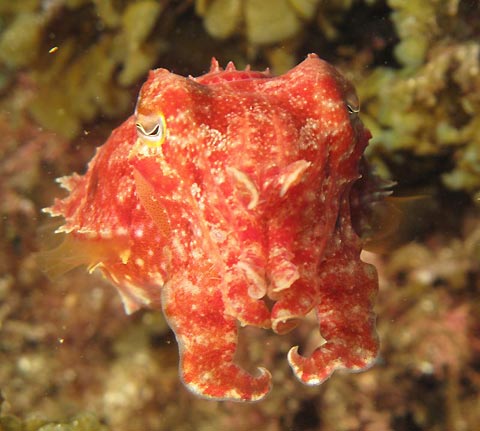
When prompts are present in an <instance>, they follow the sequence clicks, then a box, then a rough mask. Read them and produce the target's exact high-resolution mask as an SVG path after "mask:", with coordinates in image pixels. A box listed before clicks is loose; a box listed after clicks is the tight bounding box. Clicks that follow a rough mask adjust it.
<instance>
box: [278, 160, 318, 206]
mask: <svg viewBox="0 0 480 431" xmlns="http://www.w3.org/2000/svg"><path fill="white" fill-rule="evenodd" d="M311 164H312V163H311V162H307V161H306V160H297V161H296V162H294V163H291V164H290V165H288V166H287V167H286V168H285V172H284V173H283V174H282V175H280V178H279V179H278V182H279V183H280V185H281V186H282V187H281V189H280V197H283V196H285V194H286V193H287V191H288V189H290V187H292V186H294V185H295V184H298V183H299V182H300V181H301V180H302V178H303V174H304V173H305V171H306V170H307V169H308V168H309V167H310V166H311Z"/></svg>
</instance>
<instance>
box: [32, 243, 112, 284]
mask: <svg viewBox="0 0 480 431" xmlns="http://www.w3.org/2000/svg"><path fill="white" fill-rule="evenodd" d="M61 235H63V237H64V238H63V241H62V242H61V243H60V245H58V246H57V247H55V248H53V249H51V250H44V251H40V252H38V253H37V254H36V255H35V258H36V261H37V263H38V265H39V267H40V269H41V270H42V271H43V272H45V274H46V275H47V276H48V277H49V278H51V279H56V278H58V277H60V276H61V275H63V274H65V273H67V272H69V271H71V270H73V269H75V268H77V267H79V266H87V267H88V268H92V267H94V266H96V265H98V264H99V263H100V262H102V261H104V260H106V259H107V258H108V256H110V255H111V252H109V251H108V246H107V245H106V244H103V243H101V242H100V241H98V240H97V241H95V240H91V239H86V238H81V237H76V236H74V235H71V234H61Z"/></svg>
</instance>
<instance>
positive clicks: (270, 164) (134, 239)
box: [49, 55, 378, 401]
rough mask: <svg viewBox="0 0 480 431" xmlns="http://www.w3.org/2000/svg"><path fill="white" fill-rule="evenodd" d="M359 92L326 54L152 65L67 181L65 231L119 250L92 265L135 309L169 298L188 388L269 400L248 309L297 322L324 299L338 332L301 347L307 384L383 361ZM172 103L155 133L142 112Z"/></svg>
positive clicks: (286, 325)
mask: <svg viewBox="0 0 480 431" xmlns="http://www.w3.org/2000/svg"><path fill="white" fill-rule="evenodd" d="M352 104H353V105H354V104H355V95H354V91H353V89H352V87H351V86H350V84H348V82H347V81H346V80H345V79H344V78H343V77H342V76H341V75H340V74H339V73H338V72H337V71H336V70H335V69H334V68H333V67H332V66H330V65H329V64H327V63H326V62H324V61H322V60H320V59H319V58H318V57H317V56H315V55H309V56H308V58H307V59H306V60H305V61H304V62H302V63H301V64H299V65H298V66H297V67H295V68H294V69H292V70H291V71H289V72H288V73H286V74H284V75H282V76H279V77H271V76H270V75H269V74H268V72H265V73H263V72H252V71H249V70H247V71H236V70H234V68H233V66H232V65H229V66H228V67H227V69H226V70H225V71H224V70H222V69H220V68H219V67H218V64H217V63H216V62H215V61H213V62H212V69H211V71H210V72H209V73H207V74H206V75H203V76H201V77H198V78H184V77H181V76H178V75H175V74H172V73H169V72H168V71H167V70H164V69H158V70H154V71H152V72H151V73H150V75H149V78H148V80H147V82H146V83H145V84H144V86H143V87H142V90H141V92H140V96H139V100H138V104H137V109H136V114H135V115H134V116H132V117H130V118H129V119H128V120H127V121H126V122H125V123H123V124H122V125H121V126H120V127H118V128H117V129H116V130H114V132H113V133H112V135H111V136H110V138H109V139H108V141H107V142H106V143H105V144H104V145H103V146H102V147H100V148H99V149H98V151H97V154H96V155H95V157H94V158H93V160H92V161H91V162H90V164H89V166H88V171H87V173H86V174H85V175H84V176H73V177H68V178H64V179H62V180H61V182H62V184H63V185H64V186H65V187H66V188H68V189H69V190H70V191H71V192H70V195H69V196H68V197H67V198H65V199H63V200H57V201H56V202H55V204H54V206H53V207H52V208H50V209H49V211H50V212H51V213H52V214H53V215H61V216H63V217H64V218H65V219H66V223H65V225H64V226H63V227H62V228H61V229H60V230H61V231H64V232H67V233H68V234H70V235H71V236H73V237H75V239H76V240H77V241H84V242H85V243H90V244H92V246H94V245H99V244H101V245H102V247H103V249H104V250H107V251H108V253H104V255H103V257H102V258H101V259H100V258H97V259H96V260H95V259H93V261H92V262H91V264H92V265H93V266H97V267H99V268H100V269H101V270H102V271H103V273H104V274H105V275H106V276H107V277H108V278H109V279H110V280H111V281H112V282H113V283H114V284H115V285H116V286H117V288H118V289H119V291H120V293H121V294H122V297H123V300H124V304H125V307H126V309H127V311H128V312H132V311H134V310H135V309H137V308H139V307H141V306H146V307H153V308H157V307H160V306H161V307H162V308H163V311H164V313H165V316H166V318H167V320H168V323H169V324H170V326H171V328H172V329H173V331H174V332H175V335H176V337H177V340H178V343H179V349H180V357H181V360H180V372H181V376H182V379H183V381H184V382H185V384H186V385H187V387H188V388H189V389H190V390H191V391H193V392H195V393H197V394H199V395H203V396H205V397H209V398H214V399H233V400H249V401H250V400H257V399H260V398H262V397H263V396H264V395H265V394H266V393H267V392H268V391H269V389H270V384H271V383H270V381H271V377H270V373H269V372H268V371H266V370H265V369H260V372H259V374H258V376H252V375H250V374H249V373H247V372H246V371H244V370H243V369H241V368H240V367H239V366H238V365H236V364H235V363H234V362H233V357H234V353H235V349H236V343H237V326H238V325H237V323H238V322H240V324H241V325H254V326H258V327H262V328H272V329H273V330H274V331H275V332H277V333H285V332H287V331H289V330H290V329H292V328H293V327H294V326H295V325H296V324H297V323H298V320H299V319H302V318H303V317H304V316H305V315H306V314H307V313H308V312H309V311H311V310H312V309H315V311H316V313H317V316H318V320H319V327H320V332H321V335H322V337H323V338H324V339H325V340H326V343H325V344H323V345H322V346H321V347H318V348H317V349H316V350H315V351H314V352H313V354H312V355H311V356H310V357H303V356H300V355H299V354H298V353H297V349H296V348H295V347H294V348H292V349H291V351H290V353H289V355H288V360H289V362H290V365H291V367H292V369H293V371H294V373H295V375H296V376H297V377H298V378H299V379H300V380H301V381H302V382H304V383H306V384H319V383H321V382H323V381H324V380H325V379H326V378H328V377H329V376H330V375H331V373H332V372H333V371H334V370H336V369H349V370H361V369H364V368H366V367H369V366H370V365H371V364H372V362H373V361H374V359H375V357H376V355H377V348H378V345H377V338H376V335H375V331H374V315H373V314H372V302H373V300H374V297H375V294H376V291H377V277H376V273H375V270H374V268H373V267H372V266H370V265H367V264H366V263H364V262H362V261H361V260H360V251H361V243H360V240H359V238H358V236H357V235H356V233H355V232H354V230H353V229H352V224H351V220H350V189H351V186H352V183H353V182H354V181H355V180H356V179H357V178H358V177H359V173H358V170H359V163H360V161H361V159H362V154H363V151H364V149H365V147H366V145H367V142H368V139H369V138H370V134H369V132H368V131H367V130H366V129H365V128H364V127H363V125H362V124H361V122H360V120H359V119H358V117H357V115H356V113H355V112H353V111H355V110H356V109H355V106H352ZM160 114H161V115H163V116H164V118H165V124H166V131H165V132H164V135H165V136H164V137H163V139H159V140H158V142H151V141H148V139H147V138H146V137H145V135H144V134H143V133H142V132H137V130H136V127H135V123H140V124H141V125H142V127H145V130H147V131H149V130H150V129H151V128H152V127H151V125H152V124H155V123H156V122H158V121H157V120H156V119H158V118H159V116H160ZM266 300H267V301H266ZM272 301H273V307H271V309H269V308H268V307H267V306H266V303H267V302H270V303H271V302H272Z"/></svg>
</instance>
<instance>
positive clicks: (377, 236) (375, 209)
mask: <svg viewBox="0 0 480 431" xmlns="http://www.w3.org/2000/svg"><path fill="white" fill-rule="evenodd" d="M429 199H430V197H429V196H428V195H417V196H406V197H397V196H388V197H386V198H385V199H384V200H382V201H379V202H375V203H374V204H372V208H371V214H370V219H369V223H368V224H369V229H368V232H366V233H365V232H364V233H363V234H362V239H363V249H365V250H367V251H371V252H373V253H379V254H383V253H387V252H389V251H390V250H392V249H393V248H395V247H398V246H399V245H401V244H404V243H406V242H409V241H412V240H413V239H414V236H415V231H416V229H415V226H413V225H414V224H415V223H416V220H414V218H415V217H416V216H419V217H420V215H419V213H422V212H424V210H422V208H421V207H422V206H423V207H425V206H426V205H427V202H428V200H429ZM427 206H428V205H427Z"/></svg>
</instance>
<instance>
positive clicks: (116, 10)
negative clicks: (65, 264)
mask: <svg viewBox="0 0 480 431" xmlns="http://www.w3.org/2000/svg"><path fill="white" fill-rule="evenodd" d="M309 52H316V53H317V54H319V55H320V56H321V57H322V58H324V59H326V60H328V61H330V62H331V63H333V64H335V65H336V66H337V67H338V68H339V69H340V70H341V71H342V72H343V73H344V74H345V75H346V76H347V77H349V78H350V79H351V80H352V81H353V82H354V83H355V85H356V86H357V89H358V92H359V95H360V99H361V101H362V113H361V115H362V119H363V120H364V122H365V123H366V125H367V126H368V127H369V128H370V129H371V131H372V133H373V135H374V138H373V139H372V141H371V145H370V147H369V149H368V156H369V159H370V161H371V162H372V164H373V166H375V168H376V170H377V172H378V173H379V174H381V175H382V176H383V177H384V178H386V179H390V180H395V181H396V182H397V186H396V187H395V194H396V195H398V196H419V197H420V198H419V199H414V200H410V201H408V200H407V204H406V205H407V210H406V211H405V214H406V216H405V222H404V223H403V224H402V231H401V234H400V235H397V236H396V237H395V238H394V239H393V240H392V241H391V242H390V243H389V244H388V247H384V249H383V250H382V253H381V254H371V253H366V254H365V259H368V260H369V261H371V262H373V263H374V264H375V265H376V266H377V269H378V271H379V275H380V294H379V299H378V304H377V312H378V316H379V317H378V331H379V334H380V337H381V340H382V347H381V355H380V357H379V360H378V363H377V365H376V366H375V367H374V368H372V369H371V370H369V371H367V372H364V373H359V374H345V373H336V374H335V375H334V376H333V377H332V378H331V379H330V380H328V381H327V382H326V383H324V384H323V385H322V386H320V387H313V388H308V387H304V386H302V385H301V384H300V383H298V382H297V381H296V380H295V379H294V377H293V376H292V374H291V372H290V370H289V367H288V365H287V362H286V353H287V350H288V348H289V346H290V345H292V343H294V344H297V343H298V342H300V341H301V340H304V339H306V340H307V342H306V343H305V344H304V345H303V347H304V348H308V346H309V345H312V344H314V343H316V342H317V339H316V337H317V336H318V335H316V334H315V332H314V331H312V328H311V327H310V326H309V324H308V322H306V324H305V325H304V326H303V327H301V328H300V329H299V330H298V331H296V332H295V333H293V334H290V335H289V336H278V335H274V334H271V333H268V332H267V331H260V330H255V329H248V330H245V331H243V333H242V340H241V343H242V344H241V346H243V347H242V349H241V351H240V354H239V360H240V361H243V360H244V359H243V358H242V352H243V353H244V354H246V353H247V351H248V354H249V355H250V356H251V357H253V364H251V365H252V367H253V366H254V365H257V364H262V365H264V366H266V367H267V368H269V369H270V370H271V371H272V372H273V378H274V388H273V391H272V393H271V394H270V395H269V396H268V398H267V399H266V400H265V401H263V402H259V403H254V404H239V403H231V402H223V403H217V402H209V401H205V400H202V399H198V398H196V397H195V396H193V395H192V394H190V393H189V392H188V391H186V390H185V388H184V387H183V386H182V384H181V382H180V381H179V379H178V375H177V363H178V357H177V346H176V342H175V340H174V337H173V336H172V333H171V332H170V331H169V330H168V328H167V326H166V324H165V322H164V320H163V318H162V316H161V313H160V312H152V311H141V312H138V313H136V314H134V315H133V316H130V317H128V316H126V315H125V314H124V312H123V308H122V305H121V303H120V299H119V296H118V295H117V293H116V292H115V290H114V289H113V288H112V287H111V286H110V285H108V284H107V283H105V282H104V281H103V280H102V279H101V278H100V277H99V276H89V275H88V274H86V273H85V271H84V270H82V269H79V270H75V271H73V272H71V273H69V274H67V275H65V276H63V277H61V278H59V279H57V280H53V281H51V280H48V279H47V278H46V277H45V276H44V275H43V274H42V272H41V271H40V269H39V267H38V263H37V261H36V259H35V252H37V251H39V250H41V249H48V248H49V247H50V244H51V242H52V241H54V239H53V235H52V234H51V231H52V230H53V229H54V223H53V222H52V221H51V220H49V219H48V218H47V217H46V216H44V215H43V214H42V213H41V212H40V209H41V208H43V207H45V206H48V205H49V204H50V203H51V202H52V200H53V198H54V197H55V196H60V195H61V193H62V192H61V191H60V190H59V189H58V187H57V185H56V184H55V182H54V179H55V178H56V177H59V176H62V175H66V174H69V173H71V172H73V171H77V172H84V170H85V166H86V163H87V162H88V160H89V159H90V158H91V157H92V155H93V153H94V149H95V147H96V146H99V145H101V144H102V143H103V142H104V140H105V139H106V137H107V136H108V135H109V133H110V131H111V130H112V129H113V128H115V127H116V126H117V125H119V124H120V123H121V122H122V121H123V120H124V119H125V118H126V117H127V116H128V115H129V114H130V113H131V112H132V111H133V107H134V104H135V99H136V95H137V92H138V89H139V87H140V85H141V83H142V82H143V81H144V80H145V77H146V73H147V71H148V69H150V68H155V67H164V68H167V69H169V70H172V71H174V72H176V73H179V74H182V75H187V74H192V75H198V74H201V73H204V72H206V71H207V70H208V66H209V63H210V59H211V57H212V56H215V57H216V58H217V59H218V60H219V61H220V63H221V64H222V65H226V62H227V61H228V60H233V61H234V62H235V64H236V65H237V68H243V67H245V65H247V64H251V66H252V68H255V69H256V68H259V69H263V68H265V67H271V69H272V71H273V72H274V73H282V72H284V71H285V70H287V69H289V68H290V67H292V66H294V65H295V64H296V63H298V62H299V61H301V60H302V59H303V58H304V57H305V55H306V54H307V53H309ZM0 97H1V98H0V106H1V109H0V213H1V214H0V391H1V392H0V393H1V397H0V403H1V410H0V412H1V415H0V430H1V431H7V430H8V431H13V430H15V431H16V430H29V431H34V430H42V431H49V430H56V431H62V430H69V431H72V430H75V431H81V430H88V431H94V430H105V431H106V430H112V431H137V430H138V431H140V430H146V431H157V430H158V431H163V430H181V431H189V430H195V431H201V430H220V429H225V430H227V429H228V430H248V429H262V430H266V431H287V430H288V431H310V430H312V431H313V430H321V431H357V430H364V431H389V430H392V431H417V430H431V431H437V430H438V431H443V430H445V431H463V430H465V431H469V430H474V429H479V428H480V216H479V214H480V213H479V207H480V3H479V2H477V1H474V0H470V1H469V0H465V1H460V0H386V1H377V0H363V1H360V0H358V1H355V0H342V1H338V0H336V1H334V0H324V1H319V0H243V1H242V0H196V1H194V0H178V1H173V0H170V1H169V0H163V1H162V0H158V1H153V0H138V1H127V0H23V1H18V2H12V1H9V0H0ZM55 424H57V425H55Z"/></svg>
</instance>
